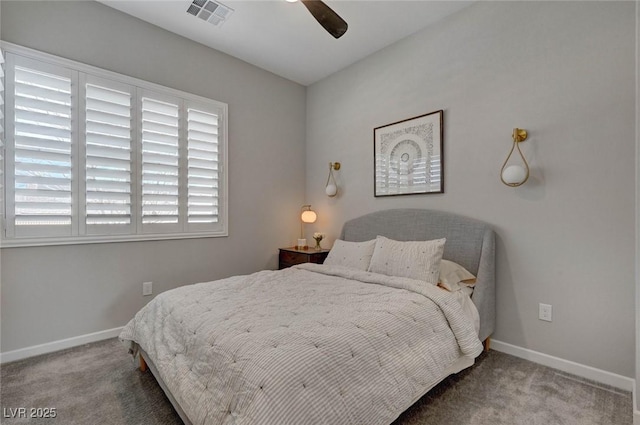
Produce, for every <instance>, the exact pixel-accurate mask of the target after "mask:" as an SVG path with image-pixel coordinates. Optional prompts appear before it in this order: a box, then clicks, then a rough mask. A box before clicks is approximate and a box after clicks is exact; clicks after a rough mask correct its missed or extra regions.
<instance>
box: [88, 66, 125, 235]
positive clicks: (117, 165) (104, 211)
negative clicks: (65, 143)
mask: <svg viewBox="0 0 640 425" xmlns="http://www.w3.org/2000/svg"><path fill="white" fill-rule="evenodd" d="M81 85H82V88H83V92H84V113H85V119H84V120H83V121H82V124H81V125H82V126H81V128H82V129H83V130H84V131H83V135H84V137H85V143H84V144H82V149H83V151H84V158H85V169H84V171H85V176H84V177H85V178H84V181H83V183H84V190H82V191H81V192H82V195H84V199H83V202H82V205H83V207H84V217H85V223H84V225H85V226H86V227H85V231H86V233H87V234H117V233H131V231H132V225H133V223H134V222H135V220H133V218H132V213H133V212H132V196H133V185H132V175H133V152H132V148H133V147H132V118H133V117H132V115H133V97H134V89H133V87H131V86H127V85H124V84H119V83H116V82H112V81H108V80H104V79H98V78H96V77H91V76H83V78H82V84H81Z"/></svg>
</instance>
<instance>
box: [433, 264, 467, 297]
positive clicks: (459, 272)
mask: <svg viewBox="0 0 640 425" xmlns="http://www.w3.org/2000/svg"><path fill="white" fill-rule="evenodd" d="M475 283H476V277H475V276H474V275H473V274H471V273H470V272H469V271H468V270H467V269H465V268H464V267H462V266H461V265H460V264H458V263H454V262H453V261H449V260H445V259H444V258H443V259H442V261H440V278H439V279H438V286H441V287H443V288H444V289H446V290H447V291H450V292H454V291H459V290H460V289H463V288H465V287H470V286H473V285H475Z"/></svg>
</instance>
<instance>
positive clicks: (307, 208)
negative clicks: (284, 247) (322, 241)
mask: <svg viewBox="0 0 640 425" xmlns="http://www.w3.org/2000/svg"><path fill="white" fill-rule="evenodd" d="M301 211H302V213H301V214H300V239H298V245H296V248H298V249H306V248H307V247H308V245H307V238H305V237H304V224H305V223H315V222H316V220H317V218H318V214H316V212H315V211H313V210H312V209H311V205H303V206H302V210H301Z"/></svg>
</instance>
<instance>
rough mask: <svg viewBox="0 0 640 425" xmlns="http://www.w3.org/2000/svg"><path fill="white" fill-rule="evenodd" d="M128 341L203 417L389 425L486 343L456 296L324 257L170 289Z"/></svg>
mask: <svg viewBox="0 0 640 425" xmlns="http://www.w3.org/2000/svg"><path fill="white" fill-rule="evenodd" d="M120 338H121V339H122V340H123V341H125V342H127V343H133V342H134V343H137V344H139V346H140V347H141V348H142V349H143V350H144V351H146V353H147V354H148V355H149V357H150V359H151V360H152V361H153V363H154V364H155V366H156V368H157V369H158V372H159V374H160V377H161V378H162V380H163V381H164V382H165V384H166V385H167V387H168V389H169V390H170V391H171V393H172V395H173V396H174V398H175V399H176V400H177V402H178V403H179V404H180V406H181V407H182V409H183V410H184V412H185V413H186V414H187V416H188V417H189V418H190V420H191V421H192V423H193V424H194V425H195V424H210V425H219V424H238V425H256V424H265V425H304V424H335V425H356V424H358V425H365V424H366V425H377V424H380V425H388V424H390V423H391V422H392V421H393V420H394V419H395V418H396V417H397V416H398V415H399V414H400V413H402V412H403V411H404V410H406V409H407V408H408V407H409V406H410V405H411V404H412V403H413V402H414V401H415V400H416V399H417V398H419V397H420V396H421V395H422V394H423V393H424V392H425V391H426V390H428V389H429V388H431V387H432V386H433V385H434V384H435V383H437V381H438V380H439V379H440V378H441V377H442V376H441V375H442V374H443V373H444V371H445V369H446V368H447V367H448V366H449V365H451V364H452V363H453V362H454V361H456V360H457V359H459V358H460V357H462V356H467V357H471V358H475V357H476V356H477V355H479V354H480V352H481V351H482V344H481V343H480V341H479V340H478V337H477V334H476V331H475V329H474V325H473V323H472V321H471V320H469V319H468V318H467V317H466V316H465V314H464V313H463V312H462V308H461V306H460V304H459V302H458V301H457V300H456V297H455V296H454V295H453V294H449V293H447V292H446V291H443V290H441V289H438V288H436V287H434V286H432V285H428V284H425V283H424V282H419V281H416V280H411V279H406V278H393V277H389V276H383V275H378V274H374V273H368V272H362V271H355V270H350V269H346V268H342V267H331V266H323V265H315V264H304V265H300V266H296V267H293V268H290V269H285V270H281V271H263V272H258V273H255V274H252V275H248V276H236V277H231V278H227V279H223V280H219V281H215V282H207V283H200V284H196V285H189V286H184V287H180V288H177V289H174V290H171V291H167V292H165V293H162V294H160V295H158V296H157V297H156V298H155V299H154V300H153V301H151V302H150V303H149V304H147V306H145V307H144V308H143V309H142V310H140V311H139V312H138V313H137V314H136V316H135V318H134V319H133V320H131V321H130V322H129V324H127V326H126V327H125V328H124V330H123V331H122V333H121V335H120Z"/></svg>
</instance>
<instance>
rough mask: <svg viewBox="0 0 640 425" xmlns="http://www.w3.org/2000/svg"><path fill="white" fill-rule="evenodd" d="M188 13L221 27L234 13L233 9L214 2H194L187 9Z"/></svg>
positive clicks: (208, 0) (207, 0)
mask: <svg viewBox="0 0 640 425" xmlns="http://www.w3.org/2000/svg"><path fill="white" fill-rule="evenodd" d="M187 13H188V14H190V15H193V16H197V17H198V18H200V19H202V20H203V21H207V22H209V23H210V24H213V25H217V26H220V25H222V24H223V23H224V22H225V21H226V20H227V19H228V18H229V16H230V15H231V13H233V9H231V8H230V7H228V6H225V5H224V4H222V3H220V2H217V1H213V0H193V2H192V3H191V4H190V5H189V8H188V9H187Z"/></svg>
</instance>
